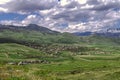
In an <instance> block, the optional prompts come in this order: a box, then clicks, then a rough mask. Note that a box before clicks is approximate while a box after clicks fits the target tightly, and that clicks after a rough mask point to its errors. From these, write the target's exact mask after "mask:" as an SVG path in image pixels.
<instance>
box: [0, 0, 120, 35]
mask: <svg viewBox="0 0 120 80" xmlns="http://www.w3.org/2000/svg"><path fill="white" fill-rule="evenodd" d="M0 24H5V25H16V26H21V25H23V26H25V25H28V24H37V25H40V26H44V27H47V28H49V29H52V30H56V31H60V32H71V33H72V32H86V31H91V32H104V31H106V30H107V29H109V28H119V27H120V0H0Z"/></svg>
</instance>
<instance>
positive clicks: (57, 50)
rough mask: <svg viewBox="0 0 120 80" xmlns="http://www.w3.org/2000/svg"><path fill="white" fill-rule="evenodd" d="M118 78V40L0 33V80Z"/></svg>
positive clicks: (117, 79)
mask: <svg viewBox="0 0 120 80" xmlns="http://www.w3.org/2000/svg"><path fill="white" fill-rule="evenodd" d="M32 28H33V27H32ZM119 75H120V44H119V38H116V39H113V38H106V37H104V36H97V35H91V36H82V37H78V36H75V35H72V34H69V33H57V34H49V33H43V32H39V31H35V30H23V29H22V30H19V31H17V30H8V29H6V30H2V31H1V32H0V80H120V76H119Z"/></svg>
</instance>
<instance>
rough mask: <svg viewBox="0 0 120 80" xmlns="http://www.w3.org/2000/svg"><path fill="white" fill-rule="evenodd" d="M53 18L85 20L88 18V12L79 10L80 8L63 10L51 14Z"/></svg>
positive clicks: (74, 20)
mask: <svg viewBox="0 0 120 80" xmlns="http://www.w3.org/2000/svg"><path fill="white" fill-rule="evenodd" d="M52 18H53V19H63V20H67V21H70V22H79V21H84V20H85V21H87V20H88V19H89V18H90V14H88V11H80V10H73V11H64V12H61V13H59V14H56V15H53V16H52Z"/></svg>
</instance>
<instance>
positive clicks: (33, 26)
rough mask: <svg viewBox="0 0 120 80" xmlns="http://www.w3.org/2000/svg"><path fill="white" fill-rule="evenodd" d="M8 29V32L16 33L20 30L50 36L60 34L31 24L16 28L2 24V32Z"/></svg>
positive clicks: (0, 26) (0, 27) (0, 28)
mask: <svg viewBox="0 0 120 80" xmlns="http://www.w3.org/2000/svg"><path fill="white" fill-rule="evenodd" d="M3 29H7V30H14V31H17V30H18V31H19V30H29V31H31V30H32V31H39V32H42V33H48V34H56V33H59V32H57V31H53V30H50V29H48V28H46V27H42V26H39V25H36V24H29V25H27V26H14V25H1V24H0V30H3Z"/></svg>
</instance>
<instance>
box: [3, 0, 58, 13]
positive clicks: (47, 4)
mask: <svg viewBox="0 0 120 80" xmlns="http://www.w3.org/2000/svg"><path fill="white" fill-rule="evenodd" d="M55 5H56V1H55V0H52V1H51V0H12V1H11V2H9V3H6V4H5V5H3V7H4V8H7V9H8V11H10V12H14V11H16V12H17V11H25V12H32V11H37V10H46V9H51V8H53V7H54V6H55Z"/></svg>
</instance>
